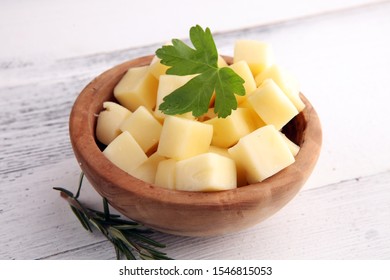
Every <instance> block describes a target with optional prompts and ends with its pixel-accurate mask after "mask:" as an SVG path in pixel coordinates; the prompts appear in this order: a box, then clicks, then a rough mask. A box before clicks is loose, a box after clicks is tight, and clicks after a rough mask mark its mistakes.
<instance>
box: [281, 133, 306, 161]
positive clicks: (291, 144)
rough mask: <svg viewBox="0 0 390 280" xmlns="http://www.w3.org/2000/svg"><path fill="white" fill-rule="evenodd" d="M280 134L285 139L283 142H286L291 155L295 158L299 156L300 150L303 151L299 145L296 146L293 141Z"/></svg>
mask: <svg viewBox="0 0 390 280" xmlns="http://www.w3.org/2000/svg"><path fill="white" fill-rule="evenodd" d="M280 134H281V135H282V137H283V140H284V141H285V142H286V144H287V147H288V148H289V150H290V152H291V154H292V155H293V156H294V157H295V156H297V154H298V153H299V150H300V149H301V148H300V147H299V146H298V145H297V144H295V143H294V142H293V141H291V140H290V139H288V137H287V136H286V135H285V134H284V133H282V132H280Z"/></svg>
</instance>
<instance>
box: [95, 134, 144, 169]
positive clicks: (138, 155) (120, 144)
mask: <svg viewBox="0 0 390 280" xmlns="http://www.w3.org/2000/svg"><path fill="white" fill-rule="evenodd" d="M103 154H104V155H105V156H106V157H107V158H108V159H109V160H110V161H111V162H112V163H113V164H115V165H116V166H117V167H119V168H120V169H122V170H123V171H125V172H127V173H129V174H130V173H131V171H133V170H134V169H136V168H137V167H138V166H140V165H141V164H142V163H144V162H145V161H146V160H147V159H148V157H147V156H146V155H145V153H144V151H143V150H142V148H141V147H140V146H139V145H138V143H137V141H135V139H134V138H133V136H131V134H130V133H129V132H127V131H124V132H122V133H121V134H120V135H119V136H118V137H116V138H115V139H114V140H113V141H112V142H111V143H110V144H109V145H108V146H107V147H106V148H105V149H104V151H103Z"/></svg>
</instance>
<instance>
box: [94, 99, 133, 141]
mask: <svg viewBox="0 0 390 280" xmlns="http://www.w3.org/2000/svg"><path fill="white" fill-rule="evenodd" d="M103 108H104V110H103V111H101V112H100V113H99V116H98V119H97V124H96V138H97V139H98V140H99V141H100V142H101V143H103V144H105V145H108V144H110V142H111V141H112V140H114V139H115V138H116V137H117V136H118V135H119V134H121V132H122V131H121V130H120V128H119V127H120V125H121V123H122V122H123V121H124V120H125V119H126V118H127V117H128V116H130V115H131V112H130V111H129V110H128V109H127V108H125V107H123V106H121V105H119V104H117V103H115V102H110V101H107V102H104V103H103Z"/></svg>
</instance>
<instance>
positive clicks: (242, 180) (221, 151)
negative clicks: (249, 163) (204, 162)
mask: <svg viewBox="0 0 390 280" xmlns="http://www.w3.org/2000/svg"><path fill="white" fill-rule="evenodd" d="M209 153H215V154H218V155H221V156H225V157H228V158H231V159H233V157H232V155H231V154H230V153H229V152H228V149H226V148H221V147H217V146H210V149H209ZM233 160H234V159H233ZM235 164H236V172H237V187H242V186H246V185H248V181H247V180H246V171H245V168H244V166H243V165H242V164H241V163H239V162H237V161H235Z"/></svg>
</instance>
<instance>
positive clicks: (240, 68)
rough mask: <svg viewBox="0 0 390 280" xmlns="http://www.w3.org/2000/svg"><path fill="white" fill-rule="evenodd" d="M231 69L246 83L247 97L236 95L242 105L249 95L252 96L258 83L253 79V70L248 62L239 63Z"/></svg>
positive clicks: (231, 66)
mask: <svg viewBox="0 0 390 280" xmlns="http://www.w3.org/2000/svg"><path fill="white" fill-rule="evenodd" d="M229 67H230V68H232V69H233V71H234V72H236V74H237V75H239V76H240V77H241V78H242V79H244V81H245V83H244V88H245V95H243V96H241V95H236V99H237V103H238V104H240V103H241V102H243V101H244V100H245V99H246V98H247V96H248V95H249V94H251V93H252V92H253V91H254V90H255V89H256V88H257V86H256V82H255V79H254V78H253V75H252V72H251V69H250V68H249V65H248V63H247V62H246V61H244V60H241V61H237V62H235V63H233V64H232V65H230V66H229Z"/></svg>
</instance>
